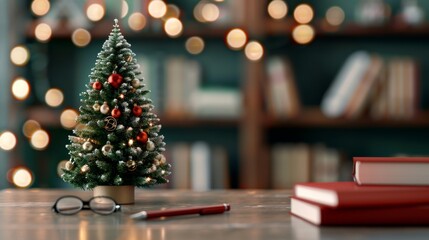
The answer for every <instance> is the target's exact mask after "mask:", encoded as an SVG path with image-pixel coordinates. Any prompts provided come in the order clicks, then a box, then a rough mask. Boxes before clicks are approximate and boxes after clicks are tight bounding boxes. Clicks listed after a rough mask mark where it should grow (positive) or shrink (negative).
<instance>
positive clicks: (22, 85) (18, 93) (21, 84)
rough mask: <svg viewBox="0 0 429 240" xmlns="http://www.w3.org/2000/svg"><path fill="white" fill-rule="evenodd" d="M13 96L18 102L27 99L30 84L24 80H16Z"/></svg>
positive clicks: (13, 86)
mask: <svg viewBox="0 0 429 240" xmlns="http://www.w3.org/2000/svg"><path fill="white" fill-rule="evenodd" d="M11 90H12V95H13V97H14V98H16V99H18V100H25V99H27V97H28V95H29V94H30V84H29V83H28V82H27V80H25V79H24V78H21V77H19V78H16V79H15V80H14V81H13V83H12V87H11Z"/></svg>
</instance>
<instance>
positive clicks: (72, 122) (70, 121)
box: [60, 109, 79, 129]
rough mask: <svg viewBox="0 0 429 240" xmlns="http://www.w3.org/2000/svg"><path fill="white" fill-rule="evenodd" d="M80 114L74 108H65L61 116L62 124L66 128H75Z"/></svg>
mask: <svg viewBox="0 0 429 240" xmlns="http://www.w3.org/2000/svg"><path fill="white" fill-rule="evenodd" d="M78 115H79V114H78V113H77V111H76V110H74V109H65V110H64V111H63V112H62V113H61V116H60V122H61V125H62V126H63V127H64V128H65V129H73V128H74V127H75V126H76V124H77V122H76V119H77V117H78Z"/></svg>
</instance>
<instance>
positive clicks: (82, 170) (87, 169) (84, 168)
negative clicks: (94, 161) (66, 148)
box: [80, 164, 89, 173]
mask: <svg viewBox="0 0 429 240" xmlns="http://www.w3.org/2000/svg"><path fill="white" fill-rule="evenodd" d="M80 171H81V172H82V173H86V172H89V166H88V165H87V164H85V165H83V166H82V167H81V168H80Z"/></svg>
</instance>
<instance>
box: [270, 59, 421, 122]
mask: <svg viewBox="0 0 429 240" xmlns="http://www.w3.org/2000/svg"><path fill="white" fill-rule="evenodd" d="M267 77H268V86H267V87H266V94H265V96H266V103H267V109H268V112H269V113H270V114H271V115H273V116H276V117H295V116H297V115H299V113H300V111H301V109H302V104H301V102H300V98H299V91H298V89H297V86H296V82H295V77H294V74H293V68H292V66H291V63H290V61H289V60H287V59H285V58H281V57H272V58H271V59H268V61H267ZM419 95H420V93H419V70H418V67H417V61H416V60H415V59H412V58H409V57H395V58H389V59H383V58H382V57H381V56H379V55H378V54H371V53H368V52H365V51H358V52H355V53H353V54H351V55H350V56H349V57H348V58H347V59H346V60H345V62H344V64H343V66H342V67H341V68H340V70H339V72H338V73H337V75H336V77H335V79H333V81H332V84H331V85H330V87H329V88H328V90H327V91H326V93H325V95H324V97H323V99H322V102H321V110H322V112H323V113H324V115H326V116H327V117H330V118H349V119H353V118H358V117H361V116H369V117H371V118H375V119H408V118H412V117H414V116H415V115H416V113H417V112H418V110H419V99H420V96H419Z"/></svg>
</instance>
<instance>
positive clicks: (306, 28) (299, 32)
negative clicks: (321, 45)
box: [292, 25, 315, 44]
mask: <svg viewBox="0 0 429 240" xmlns="http://www.w3.org/2000/svg"><path fill="white" fill-rule="evenodd" d="M314 35H315V32H314V29H313V27H311V26H310V25H299V26H297V27H296V28H294V29H293V31H292V38H293V39H294V40H295V42H297V43H299V44H307V43H309V42H311V41H312V40H313V39H314Z"/></svg>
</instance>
